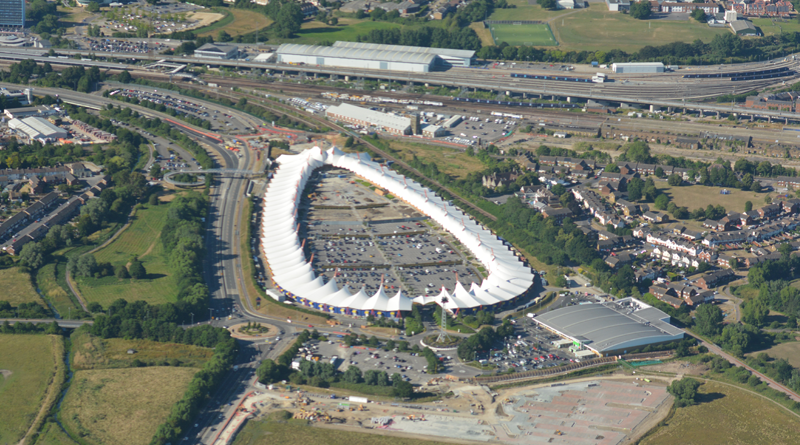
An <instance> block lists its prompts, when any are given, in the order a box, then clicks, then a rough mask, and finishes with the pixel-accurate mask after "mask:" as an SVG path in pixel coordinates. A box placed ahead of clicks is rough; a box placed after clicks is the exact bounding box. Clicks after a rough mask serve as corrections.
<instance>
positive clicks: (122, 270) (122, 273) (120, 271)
mask: <svg viewBox="0 0 800 445" xmlns="http://www.w3.org/2000/svg"><path fill="white" fill-rule="evenodd" d="M114 275H115V276H116V277H117V278H119V279H120V280H124V279H126V278H130V277H131V274H130V273H128V268H127V267H125V265H124V264H120V265H119V266H117V267H115V268H114Z"/></svg>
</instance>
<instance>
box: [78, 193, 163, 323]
mask: <svg viewBox="0 0 800 445" xmlns="http://www.w3.org/2000/svg"><path fill="white" fill-rule="evenodd" d="M168 210H169V206H168V205H164V204H162V205H158V206H147V207H146V208H142V209H139V210H137V211H136V215H135V216H134V221H133V223H132V224H131V225H130V226H129V227H128V228H127V229H125V231H124V232H122V233H121V234H120V236H119V237H117V239H115V240H114V241H113V242H111V244H109V245H108V246H106V247H104V248H102V249H100V250H99V251H97V252H95V253H94V256H95V258H96V259H97V261H98V262H109V263H111V265H112V266H114V267H116V266H118V265H121V264H128V263H129V262H130V260H131V258H133V256H134V255H136V256H138V257H139V259H140V260H141V261H142V264H144V267H145V269H146V270H147V277H146V278H144V279H139V280H133V279H124V280H120V279H118V278H116V277H113V276H112V277H104V278H94V277H91V278H89V277H75V278H76V281H77V283H78V285H79V287H80V291H81V294H82V295H83V297H84V298H85V299H86V301H87V302H93V301H96V302H98V303H100V304H102V305H103V307H108V305H109V304H111V303H112V302H114V301H115V300H117V299H119V298H122V299H125V300H127V301H135V300H144V301H147V302H148V303H153V304H159V303H164V302H174V301H176V297H177V293H178V284H177V282H176V281H175V279H174V278H173V277H172V274H171V272H170V270H169V267H168V266H167V262H166V259H165V258H164V254H163V252H164V248H163V246H162V244H161V238H160V237H161V229H162V228H163V227H164V221H165V218H166V214H167V211H168Z"/></svg>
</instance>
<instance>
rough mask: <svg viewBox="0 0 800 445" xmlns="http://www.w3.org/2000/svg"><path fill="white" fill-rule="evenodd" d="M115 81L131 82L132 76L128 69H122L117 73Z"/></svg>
mask: <svg viewBox="0 0 800 445" xmlns="http://www.w3.org/2000/svg"><path fill="white" fill-rule="evenodd" d="M117 81H118V82H122V83H131V82H132V81H133V76H131V73H129V72H128V70H123V71H122V72H121V73H119V74H117Z"/></svg>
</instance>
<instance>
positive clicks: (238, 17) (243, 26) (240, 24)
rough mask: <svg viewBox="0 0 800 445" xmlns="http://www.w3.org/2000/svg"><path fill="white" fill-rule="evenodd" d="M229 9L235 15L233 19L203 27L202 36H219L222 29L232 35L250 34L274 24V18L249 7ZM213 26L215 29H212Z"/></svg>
mask: <svg viewBox="0 0 800 445" xmlns="http://www.w3.org/2000/svg"><path fill="white" fill-rule="evenodd" d="M227 11H228V12H229V13H230V14H231V15H233V20H232V21H231V22H230V23H227V24H225V25H223V26H214V25H210V26H207V27H204V28H203V32H201V33H200V34H199V35H200V36H201V37H205V36H211V37H214V39H216V38H217V35H218V34H219V32H220V30H222V31H225V32H227V33H228V34H230V35H231V36H232V37H236V36H239V35H243V34H248V33H251V32H254V31H257V30H259V29H264V28H266V27H267V26H269V25H271V24H272V19H270V18H269V17H267V16H265V15H264V14H261V13H259V12H256V11H251V10H247V9H234V8H228V9H227ZM211 28H213V29H211Z"/></svg>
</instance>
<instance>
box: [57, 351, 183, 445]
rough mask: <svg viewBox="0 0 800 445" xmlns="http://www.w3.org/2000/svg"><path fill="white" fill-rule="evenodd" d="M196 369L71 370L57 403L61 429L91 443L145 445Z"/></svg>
mask: <svg viewBox="0 0 800 445" xmlns="http://www.w3.org/2000/svg"><path fill="white" fill-rule="evenodd" d="M197 371H198V369H196V368H179V367H161V366H159V367H147V368H123V369H96V370H88V371H77V372H75V374H74V376H73V381H72V384H71V385H70V388H69V390H68V392H67V396H66V397H65V398H64V402H63V404H62V405H61V415H60V416H59V417H60V419H61V420H62V422H63V424H64V426H65V428H67V430H68V431H69V432H70V434H71V435H73V437H78V436H80V437H82V439H83V440H84V441H86V442H87V443H88V444H91V445H117V444H125V445H147V444H149V443H150V440H151V439H152V438H153V435H154V434H155V432H156V429H157V428H158V426H159V425H160V424H161V423H162V422H164V420H165V419H166V418H167V416H168V415H169V413H170V410H171V409H172V406H173V405H174V404H175V403H177V402H178V401H179V400H181V398H183V394H184V392H185V391H186V388H187V387H188V385H189V381H190V380H191V378H192V376H194V374H195V373H196V372H197Z"/></svg>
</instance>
